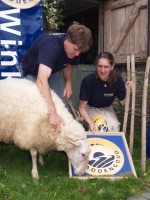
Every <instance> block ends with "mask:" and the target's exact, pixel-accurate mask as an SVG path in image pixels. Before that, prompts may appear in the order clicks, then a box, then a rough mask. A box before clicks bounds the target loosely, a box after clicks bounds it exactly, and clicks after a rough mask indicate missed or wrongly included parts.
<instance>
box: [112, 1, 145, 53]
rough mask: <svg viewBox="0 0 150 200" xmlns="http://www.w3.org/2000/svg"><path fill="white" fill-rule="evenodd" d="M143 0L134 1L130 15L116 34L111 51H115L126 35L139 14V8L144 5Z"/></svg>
mask: <svg viewBox="0 0 150 200" xmlns="http://www.w3.org/2000/svg"><path fill="white" fill-rule="evenodd" d="M144 3H145V1H144V0H143V1H138V2H137V3H135V6H134V7H133V9H132V11H131V13H132V14H131V15H129V17H128V18H127V19H126V21H125V23H124V25H123V26H122V28H121V31H120V33H119V34H117V37H116V41H115V42H114V45H113V46H112V49H111V52H113V53H116V52H117V50H118V48H119V47H120V45H121V43H122V41H123V39H124V38H125V36H126V35H127V33H128V31H129V30H130V28H131V26H132V25H133V23H134V21H135V19H136V18H137V16H138V15H139V12H140V9H141V8H143V6H146V5H145V4H144Z"/></svg>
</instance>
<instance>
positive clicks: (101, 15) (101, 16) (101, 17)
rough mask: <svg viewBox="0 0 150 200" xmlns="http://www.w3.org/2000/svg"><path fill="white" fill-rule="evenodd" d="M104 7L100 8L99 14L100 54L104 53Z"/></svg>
mask: <svg viewBox="0 0 150 200" xmlns="http://www.w3.org/2000/svg"><path fill="white" fill-rule="evenodd" d="M103 9H104V5H103V4H101V5H100V6H99V14H98V54H99V53H100V52H103V51H104V13H103Z"/></svg>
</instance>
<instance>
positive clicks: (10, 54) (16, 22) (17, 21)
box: [0, 0, 43, 79]
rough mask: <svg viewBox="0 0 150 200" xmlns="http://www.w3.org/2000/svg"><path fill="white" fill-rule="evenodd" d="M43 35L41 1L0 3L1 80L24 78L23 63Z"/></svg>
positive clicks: (11, 0) (10, 0)
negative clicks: (36, 41) (26, 55)
mask: <svg viewBox="0 0 150 200" xmlns="http://www.w3.org/2000/svg"><path fill="white" fill-rule="evenodd" d="M42 32H43V11H42V3H41V1H40V0H32V1H31V0H2V1H1V3H0V79H3V78H6V77H8V76H11V77H20V76H21V61H22V57H23V55H24V54H25V52H26V51H27V50H28V49H29V48H30V47H31V45H32V43H33V41H34V40H35V39H36V38H37V37H38V36H39V35H40V34H41V33H42Z"/></svg>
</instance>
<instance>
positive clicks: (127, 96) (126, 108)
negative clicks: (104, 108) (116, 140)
mask: <svg viewBox="0 0 150 200" xmlns="http://www.w3.org/2000/svg"><path fill="white" fill-rule="evenodd" d="M130 74H131V67H130V56H127V81H130ZM129 102H130V88H129V87H128V88H127V89H126V103H125V110H124V119H123V129H122V131H123V132H124V134H126V130H127V122H128V115H129Z"/></svg>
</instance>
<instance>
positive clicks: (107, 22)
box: [104, 10, 111, 51]
mask: <svg viewBox="0 0 150 200" xmlns="http://www.w3.org/2000/svg"><path fill="white" fill-rule="evenodd" d="M110 15H111V11H110V10H107V11H106V12H104V23H105V26H104V33H105V35H104V44H105V45H104V51H109V50H110V49H109V47H110V37H109V35H110V33H111V32H110V30H111V29H110V26H111V24H110V19H111V17H110Z"/></svg>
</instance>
